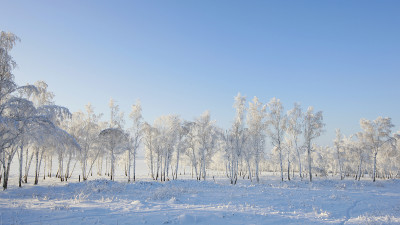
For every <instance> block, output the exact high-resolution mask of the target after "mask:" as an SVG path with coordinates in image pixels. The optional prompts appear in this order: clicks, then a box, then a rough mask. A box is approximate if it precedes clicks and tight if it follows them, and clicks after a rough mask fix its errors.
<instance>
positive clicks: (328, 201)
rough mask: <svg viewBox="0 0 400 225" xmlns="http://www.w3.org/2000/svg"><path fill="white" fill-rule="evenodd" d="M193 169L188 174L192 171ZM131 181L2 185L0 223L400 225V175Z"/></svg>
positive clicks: (54, 181) (142, 177) (144, 179)
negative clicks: (309, 179)
mask: <svg viewBox="0 0 400 225" xmlns="http://www.w3.org/2000/svg"><path fill="white" fill-rule="evenodd" d="M186 176H187V175H186ZM145 177H146V176H145V174H143V175H142V176H139V179H138V180H139V181H137V182H134V183H130V184H127V183H126V181H125V180H124V179H123V177H119V179H118V181H114V182H112V181H109V180H107V179H105V178H103V179H101V178H97V179H93V178H90V179H91V180H89V181H86V182H80V183H79V182H77V180H76V179H75V180H74V179H73V180H71V181H69V182H63V183H61V182H59V180H57V179H55V178H46V180H45V181H43V180H42V179H41V180H40V183H39V185H38V186H34V185H31V184H26V185H25V186H24V187H23V188H18V187H16V185H15V184H16V183H15V180H13V181H12V182H11V183H12V184H11V185H10V188H9V189H8V190H6V191H0V224H400V181H399V180H378V181H377V182H375V183H373V182H372V181H371V180H362V181H359V182H358V181H353V180H345V181H340V180H337V179H331V178H316V179H315V181H313V182H312V183H309V182H307V181H300V180H294V181H290V182H288V181H286V182H280V181H279V177H278V176H272V175H269V176H265V175H264V176H263V177H262V181H261V182H260V184H252V183H250V182H249V181H248V180H239V183H238V184H237V185H230V184H229V180H228V179H226V178H223V177H218V178H215V180H214V179H213V178H212V177H210V178H209V179H208V180H207V181H195V180H192V179H190V177H189V176H187V177H182V178H181V180H178V181H168V182H164V183H159V182H154V181H150V180H149V179H147V178H145Z"/></svg>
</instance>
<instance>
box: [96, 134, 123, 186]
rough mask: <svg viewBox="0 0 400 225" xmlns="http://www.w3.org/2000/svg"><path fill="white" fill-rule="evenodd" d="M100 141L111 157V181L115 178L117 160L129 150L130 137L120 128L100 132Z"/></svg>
mask: <svg viewBox="0 0 400 225" xmlns="http://www.w3.org/2000/svg"><path fill="white" fill-rule="evenodd" d="M99 138H100V141H101V143H102V146H103V147H104V149H105V150H106V151H107V152H108V153H109V155H110V165H111V168H110V179H111V180H114V178H115V159H116V157H117V156H118V155H119V154H121V153H123V152H124V151H125V150H126V149H127V144H128V135H127V134H126V133H125V132H124V131H123V130H122V129H120V128H107V129H104V130H102V131H101V132H100V135H99Z"/></svg>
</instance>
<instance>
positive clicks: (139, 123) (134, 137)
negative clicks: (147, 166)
mask: <svg viewBox="0 0 400 225" xmlns="http://www.w3.org/2000/svg"><path fill="white" fill-rule="evenodd" d="M129 118H130V119H131V120H132V127H131V129H130V132H129V142H128V182H130V180H131V157H133V181H135V180H136V155H137V151H138V148H139V146H140V144H141V142H142V134H143V128H142V127H143V117H142V106H141V104H140V101H139V100H138V101H137V102H136V105H132V111H131V114H130V115H129Z"/></svg>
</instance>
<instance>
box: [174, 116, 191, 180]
mask: <svg viewBox="0 0 400 225" xmlns="http://www.w3.org/2000/svg"><path fill="white" fill-rule="evenodd" d="M177 129H178V134H177V135H178V136H177V142H176V144H175V152H176V157H175V163H176V164H175V171H174V174H173V179H175V180H177V179H178V170H179V161H180V158H181V154H184V153H185V151H186V149H187V146H188V143H187V139H186V137H187V134H188V132H189V129H187V127H186V126H185V125H184V123H181V124H180V126H179V127H178V128H177Z"/></svg>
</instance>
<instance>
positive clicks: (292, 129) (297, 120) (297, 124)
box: [286, 103, 303, 179]
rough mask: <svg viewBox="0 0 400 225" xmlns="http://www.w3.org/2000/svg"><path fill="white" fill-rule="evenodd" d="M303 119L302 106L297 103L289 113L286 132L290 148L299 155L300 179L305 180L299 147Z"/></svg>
mask: <svg viewBox="0 0 400 225" xmlns="http://www.w3.org/2000/svg"><path fill="white" fill-rule="evenodd" d="M302 118H303V113H302V112H301V108H300V105H299V104H297V103H295V104H294V107H293V109H291V110H289V111H288V112H287V119H288V120H287V129H286V132H287V135H288V142H289V143H290V146H291V147H292V148H293V149H294V150H295V152H296V153H297V160H298V164H299V176H300V179H303V176H302V174H301V172H302V168H301V155H300V150H301V146H299V138H300V135H301V133H302V125H303V124H302ZM288 164H289V163H288ZM288 167H289V165H288ZM288 172H289V168H288Z"/></svg>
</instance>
